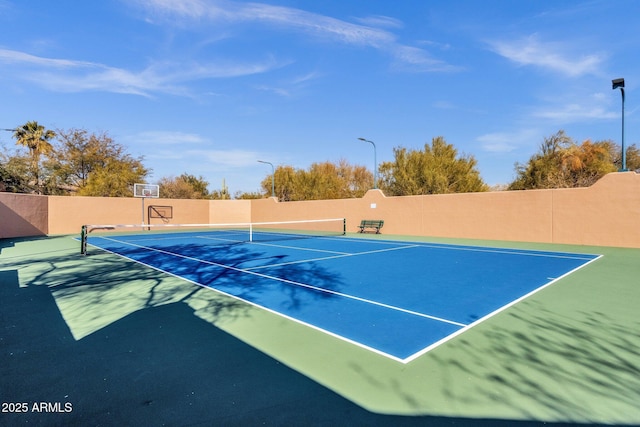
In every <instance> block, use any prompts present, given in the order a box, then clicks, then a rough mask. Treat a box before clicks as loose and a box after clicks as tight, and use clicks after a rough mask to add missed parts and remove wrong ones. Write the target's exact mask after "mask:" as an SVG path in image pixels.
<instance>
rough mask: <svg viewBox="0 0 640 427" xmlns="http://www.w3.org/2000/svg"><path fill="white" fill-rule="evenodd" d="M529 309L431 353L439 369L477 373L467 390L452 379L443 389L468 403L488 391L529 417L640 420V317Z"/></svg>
mask: <svg viewBox="0 0 640 427" xmlns="http://www.w3.org/2000/svg"><path fill="white" fill-rule="evenodd" d="M522 307H523V308H524V309H525V312H523V311H521V310H511V311H510V312H508V313H504V314H503V316H505V317H504V320H503V321H501V322H500V323H498V322H492V325H491V327H486V328H483V329H482V330H483V332H482V338H481V339H475V338H474V339H473V340H472V339H471V338H469V339H467V338H466V337H465V336H464V335H463V336H461V337H459V338H458V339H456V340H453V341H451V342H449V343H448V344H447V345H448V346H450V347H449V348H448V350H450V351H448V352H447V353H439V352H437V351H434V352H433V353H432V354H430V355H429V357H432V358H433V359H434V360H436V361H437V364H438V366H439V369H441V370H443V371H448V372H454V371H457V372H458V373H462V374H463V375H464V376H467V377H469V378H473V379H474V381H471V382H466V383H465V387H467V388H464V389H463V388H462V387H460V386H459V385H458V384H456V383H455V382H454V381H451V382H449V383H447V384H444V385H443V393H445V394H446V395H448V396H450V398H451V399H455V400H458V401H459V402H461V403H463V402H467V404H469V403H473V402H472V401H473V398H472V399H471V401H470V400H469V396H474V395H475V396H482V397H483V398H484V399H488V400H489V401H490V402H492V403H493V404H495V405H496V406H500V407H505V406H506V407H509V408H510V409H511V410H516V411H517V412H518V413H520V414H522V416H523V417H535V416H536V414H537V413H543V414H547V415H546V416H548V417H550V418H551V419H564V420H582V421H583V422H603V421H604V422H607V423H610V424H615V422H625V421H624V420H628V419H632V420H636V422H637V420H638V419H640V407H639V406H638V402H640V333H639V332H638V331H640V322H638V321H637V320H634V321H632V322H630V323H629V324H622V323H620V321H616V320H614V319H613V318H612V317H611V316H610V315H608V314H606V313H604V312H579V313H576V314H574V315H573V316H571V317H569V316H564V315H562V314H559V313H557V312H552V311H550V310H548V309H546V308H545V307H544V305H543V304H541V303H539V302H536V301H526V302H524V303H522ZM502 325H504V326H502ZM511 325H526V328H525V329H522V328H520V329H514V328H512V327H511ZM440 354H448V355H451V354H454V355H473V356H472V357H464V358H463V357H455V356H447V357H442V356H440ZM453 377H455V376H454V375H451V376H450V378H453ZM469 384H474V389H473V390H469V389H468V386H469ZM603 417H604V420H603ZM629 417H630V418H629Z"/></svg>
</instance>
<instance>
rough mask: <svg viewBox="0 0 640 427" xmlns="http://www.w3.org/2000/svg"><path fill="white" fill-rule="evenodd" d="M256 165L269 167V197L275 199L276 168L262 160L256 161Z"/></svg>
mask: <svg viewBox="0 0 640 427" xmlns="http://www.w3.org/2000/svg"><path fill="white" fill-rule="evenodd" d="M258 163H264V164H266V165H271V197H276V168H275V167H273V163H271V162H265V161H264V160H258Z"/></svg>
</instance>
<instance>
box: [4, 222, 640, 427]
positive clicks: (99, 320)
mask: <svg viewBox="0 0 640 427" xmlns="http://www.w3.org/2000/svg"><path fill="white" fill-rule="evenodd" d="M169 229H170V228H167V230H164V229H162V228H161V227H158V228H157V229H154V228H152V229H151V230H148V229H146V230H144V231H142V230H140V227H138V230H133V229H132V230H130V231H136V233H129V232H127V233H119V232H117V230H113V231H104V232H103V230H95V231H93V232H91V233H89V234H88V235H87V243H88V249H87V255H81V254H80V253H79V252H80V251H79V250H78V249H79V246H80V245H79V242H78V236H77V235H75V236H54V237H47V238H21V239H3V240H0V283H1V284H2V286H0V292H1V296H2V299H1V300H2V316H0V320H1V321H2V329H0V331H1V333H2V335H1V336H0V338H2V348H3V352H2V355H0V357H1V358H2V360H1V361H2V363H1V365H2V368H1V369H2V374H3V381H2V385H3V389H2V398H3V402H9V401H12V402H13V401H16V402H18V401H28V402H30V404H32V403H33V402H41V401H45V402H62V405H64V403H71V404H72V405H73V411H72V412H68V413H48V414H42V413H34V412H31V413H28V414H24V413H21V414H20V413H13V414H4V413H3V414H0V418H1V419H0V421H2V422H3V423H7V424H11V425H16V424H24V423H32V424H36V425H38V424H40V425H43V424H45V425H47V424H51V425H61V424H65V423H66V424H82V425H98V424H100V425H116V424H120V425H123V424H127V423H128V424H132V423H135V424H148V422H149V420H156V421H158V422H159V423H160V422H164V423H166V424H168V425H212V424H215V425H256V424H272V425H303V424H304V425H437V426H449V425H464V426H483V427H484V426H522V427H525V426H526V427H530V426H533V425H536V426H537V425H545V426H554V425H557V426H560V425H562V426H566V425H572V426H587V425H588V426H593V425H605V424H606V425H623V426H626V425H637V424H638V423H640V407H639V406H638V404H637V402H638V401H639V400H640V334H639V333H638V331H639V330H640V322H639V320H638V317H637V301H638V287H637V283H638V282H637V278H638V277H640V263H639V262H638V260H639V259H640V250H638V249H623V248H611V247H587V246H577V245H551V244H531V243H513V242H511V243H508V242H496V241H474V240H451V239H435V238H428V239H427V238H416V237H411V236H390V235H387V236H375V235H366V236H362V235H356V234H347V235H345V236H343V235H341V230H337V231H335V230H327V231H326V232H324V231H323V232H322V233H318V234H317V235H314V236H313V237H312V238H308V237H306V236H296V237H295V238H291V236H287V235H286V234H287V233H282V232H278V233H276V234H275V235H274V234H261V233H260V232H259V231H260V230H254V231H255V236H252V238H249V239H248V240H249V241H247V237H246V235H245V236H244V237H242V236H240V237H238V236H234V237H232V236H230V235H229V233H230V230H227V231H224V232H223V233H220V232H219V231H220V230H216V232H215V233H204V234H200V236H201V237H198V238H194V236H195V235H196V234H194V233H189V234H188V236H187V235H183V236H181V235H180V234H181V233H180V230H177V229H176V230H171V232H170V233H166V235H165V236H164V237H162V234H165V233H164V231H168V230H169ZM334 231H335V232H334ZM244 233H245V234H246V231H244ZM262 237H264V239H263V238H262ZM212 238H213V239H215V240H213V239H212ZM461 282H464V285H460V283H461ZM196 283H197V284H196ZM62 407H64V406H62ZM556 423H559V424H556Z"/></svg>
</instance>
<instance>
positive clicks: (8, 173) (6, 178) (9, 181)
mask: <svg viewBox="0 0 640 427" xmlns="http://www.w3.org/2000/svg"><path fill="white" fill-rule="evenodd" d="M30 163H31V161H30V159H29V158H28V157H25V156H18V155H15V156H8V155H6V154H5V153H0V191H6V192H9V193H31V192H32V191H33V188H32V187H31V186H30V185H29V183H28V182H27V181H28V176H29V173H30V172H29V165H30Z"/></svg>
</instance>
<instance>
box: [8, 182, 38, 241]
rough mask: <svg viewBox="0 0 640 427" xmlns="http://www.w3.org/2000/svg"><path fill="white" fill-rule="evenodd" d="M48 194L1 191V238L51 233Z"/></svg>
mask: <svg viewBox="0 0 640 427" xmlns="http://www.w3.org/2000/svg"><path fill="white" fill-rule="evenodd" d="M48 209H49V205H48V201H47V197H46V196H36V195H32V194H14V193H0V239H4V238H9V237H20V236H45V235H47V234H48V233H49V228H48V223H47V217H48Z"/></svg>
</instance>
